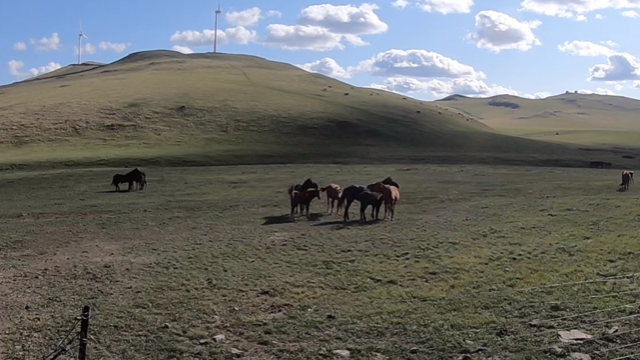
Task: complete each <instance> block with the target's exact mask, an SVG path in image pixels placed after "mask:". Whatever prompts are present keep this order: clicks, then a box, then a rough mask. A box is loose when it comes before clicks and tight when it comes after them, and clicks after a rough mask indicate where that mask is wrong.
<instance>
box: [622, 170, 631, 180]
mask: <svg viewBox="0 0 640 360" xmlns="http://www.w3.org/2000/svg"><path fill="white" fill-rule="evenodd" d="M622 173H623V174H624V173H627V174H629V178H630V179H631V182H633V171H629V170H624V171H623V172H622Z"/></svg>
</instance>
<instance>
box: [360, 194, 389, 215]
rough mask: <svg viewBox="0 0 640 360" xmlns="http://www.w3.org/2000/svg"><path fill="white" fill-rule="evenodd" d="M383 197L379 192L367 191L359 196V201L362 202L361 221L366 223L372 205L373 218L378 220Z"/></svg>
mask: <svg viewBox="0 0 640 360" xmlns="http://www.w3.org/2000/svg"><path fill="white" fill-rule="evenodd" d="M383 200H384V199H383V196H382V194H381V193H379V192H375V191H369V190H365V191H363V192H361V193H360V194H358V201H360V221H362V222H366V221H367V215H366V214H365V213H366V210H367V207H368V206H369V205H371V217H372V218H374V212H375V219H376V220H378V218H379V215H380V206H382V201H383Z"/></svg>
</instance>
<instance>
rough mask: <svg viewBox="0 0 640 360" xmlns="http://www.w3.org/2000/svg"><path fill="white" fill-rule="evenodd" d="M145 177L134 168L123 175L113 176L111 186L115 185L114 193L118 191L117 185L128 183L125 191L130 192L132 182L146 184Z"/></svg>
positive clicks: (144, 174)
mask: <svg viewBox="0 0 640 360" xmlns="http://www.w3.org/2000/svg"><path fill="white" fill-rule="evenodd" d="M146 175H147V174H146V173H143V172H142V171H140V170H138V168H135V169H133V170H131V171H129V172H128V173H126V174H124V175H122V174H116V175H114V176H113V181H112V182H111V185H115V187H116V191H120V186H119V184H121V183H129V189H128V190H127V191H131V190H132V189H133V183H134V182H144V183H145V184H146V182H147V180H146V178H147V176H146Z"/></svg>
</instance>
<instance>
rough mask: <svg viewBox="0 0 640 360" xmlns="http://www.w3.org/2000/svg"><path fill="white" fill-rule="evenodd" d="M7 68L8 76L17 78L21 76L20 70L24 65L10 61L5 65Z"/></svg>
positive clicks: (20, 62)
mask: <svg viewBox="0 0 640 360" xmlns="http://www.w3.org/2000/svg"><path fill="white" fill-rule="evenodd" d="M7 66H8V67H9V74H11V75H13V76H18V77H20V76H22V73H21V72H20V69H22V68H23V67H24V63H23V62H22V61H17V60H11V61H9V62H8V63H7Z"/></svg>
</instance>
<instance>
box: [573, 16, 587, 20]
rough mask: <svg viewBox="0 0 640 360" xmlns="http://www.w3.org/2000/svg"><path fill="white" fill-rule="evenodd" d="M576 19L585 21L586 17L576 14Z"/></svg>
mask: <svg viewBox="0 0 640 360" xmlns="http://www.w3.org/2000/svg"><path fill="white" fill-rule="evenodd" d="M575 20H576V21H587V17H586V16H584V15H578V16H576V18H575Z"/></svg>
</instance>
